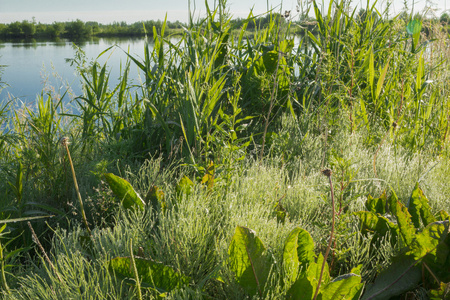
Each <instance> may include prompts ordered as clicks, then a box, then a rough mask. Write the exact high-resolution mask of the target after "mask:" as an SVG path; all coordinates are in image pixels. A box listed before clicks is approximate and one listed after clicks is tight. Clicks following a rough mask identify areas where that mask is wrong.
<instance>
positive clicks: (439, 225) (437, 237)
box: [406, 221, 449, 265]
mask: <svg viewBox="0 0 450 300" xmlns="http://www.w3.org/2000/svg"><path fill="white" fill-rule="evenodd" d="M448 228H449V221H438V222H434V223H431V224H429V225H428V226H427V227H425V228H424V229H423V230H422V232H420V233H418V234H416V236H415V239H414V241H413V242H412V244H411V245H410V250H409V251H408V252H407V253H406V254H407V255H411V256H412V257H414V259H416V260H419V259H421V258H422V257H424V256H425V255H427V254H428V256H427V257H428V258H429V260H430V259H431V260H432V262H433V263H436V264H442V265H444V264H445V261H446V259H447V256H448V254H449V251H448V249H447V250H446V251H445V250H444V249H442V248H440V250H441V251H442V250H444V255H442V253H441V255H440V256H439V257H438V256H437V255H436V254H437V251H438V245H439V244H440V243H442V244H443V246H444V245H445V244H444V243H443V242H444V241H445V239H446V238H447V236H448ZM447 248H448V247H447Z"/></svg>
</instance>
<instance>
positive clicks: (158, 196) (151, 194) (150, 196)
mask: <svg viewBox="0 0 450 300" xmlns="http://www.w3.org/2000/svg"><path fill="white" fill-rule="evenodd" d="M145 203H146V204H149V203H150V204H151V206H152V207H153V208H154V209H157V207H158V204H159V205H160V206H161V209H162V211H163V212H164V210H165V209H166V207H167V204H166V202H165V201H164V192H163V191H161V190H160V189H159V188H158V187H157V186H156V185H153V186H152V187H151V188H150V189H149V190H148V192H147V196H145Z"/></svg>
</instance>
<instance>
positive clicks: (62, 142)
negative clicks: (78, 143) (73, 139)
mask: <svg viewBox="0 0 450 300" xmlns="http://www.w3.org/2000/svg"><path fill="white" fill-rule="evenodd" d="M60 142H61V145H63V146H65V145H69V144H70V142H69V138H68V137H62V138H61V139H60Z"/></svg>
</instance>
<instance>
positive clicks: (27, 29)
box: [21, 21, 36, 37]
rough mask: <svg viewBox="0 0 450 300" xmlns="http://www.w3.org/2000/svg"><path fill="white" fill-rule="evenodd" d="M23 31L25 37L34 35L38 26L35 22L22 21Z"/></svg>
mask: <svg viewBox="0 0 450 300" xmlns="http://www.w3.org/2000/svg"><path fill="white" fill-rule="evenodd" d="M21 26H22V32H23V35H24V36H25V37H32V36H33V35H34V34H35V33H36V26H35V25H34V23H30V22H28V21H22V24H21Z"/></svg>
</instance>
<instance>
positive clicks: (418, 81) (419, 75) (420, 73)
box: [416, 52, 425, 94]
mask: <svg viewBox="0 0 450 300" xmlns="http://www.w3.org/2000/svg"><path fill="white" fill-rule="evenodd" d="M424 64H425V62H424V58H423V52H422V53H420V57H419V63H418V64H417V74H416V93H417V94H419V93H420V90H421V89H422V84H423V77H424V75H425V66H424Z"/></svg>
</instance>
